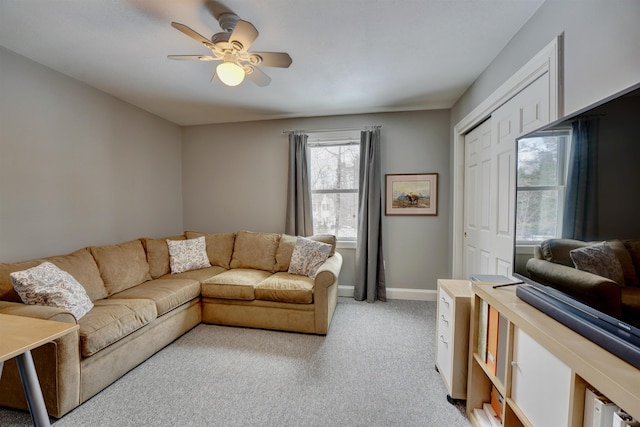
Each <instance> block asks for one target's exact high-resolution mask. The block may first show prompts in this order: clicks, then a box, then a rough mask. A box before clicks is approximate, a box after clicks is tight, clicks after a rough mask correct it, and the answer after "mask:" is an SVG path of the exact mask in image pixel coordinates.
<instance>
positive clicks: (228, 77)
mask: <svg viewBox="0 0 640 427" xmlns="http://www.w3.org/2000/svg"><path fill="white" fill-rule="evenodd" d="M216 74H217V75H218V78H219V79H220V80H221V81H222V83H224V84H226V85H227V86H238V85H239V84H240V83H242V81H243V80H244V76H245V72H244V69H243V68H242V67H241V66H239V65H238V64H236V63H235V62H223V63H222V64H220V65H218V66H217V67H216Z"/></svg>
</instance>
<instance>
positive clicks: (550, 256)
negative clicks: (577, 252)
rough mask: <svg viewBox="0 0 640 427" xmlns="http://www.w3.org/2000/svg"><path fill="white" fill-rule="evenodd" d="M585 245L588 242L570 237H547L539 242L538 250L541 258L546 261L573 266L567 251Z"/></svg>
mask: <svg viewBox="0 0 640 427" xmlns="http://www.w3.org/2000/svg"><path fill="white" fill-rule="evenodd" d="M585 246H589V243H586V242H583V241H580V240H572V239H548V240H545V241H544V242H542V243H540V252H541V255H542V259H544V260H546V261H549V262H552V263H554V264H562V265H566V266H567V267H574V265H573V260H572V259H571V256H570V255H569V253H570V252H571V251H572V250H574V249H578V248H584V247H585Z"/></svg>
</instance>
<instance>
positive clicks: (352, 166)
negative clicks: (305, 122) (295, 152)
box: [309, 145, 360, 190]
mask: <svg viewBox="0 0 640 427" xmlns="http://www.w3.org/2000/svg"><path fill="white" fill-rule="evenodd" d="M309 150H310V155H311V162H310V163H311V165H310V166H311V189H312V190H333V189H338V188H341V189H357V188H358V169H359V153H360V146H359V145H329V146H326V145H323V146H316V147H310V149H309Z"/></svg>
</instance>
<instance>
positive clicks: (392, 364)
mask: <svg viewBox="0 0 640 427" xmlns="http://www.w3.org/2000/svg"><path fill="white" fill-rule="evenodd" d="M435 317H436V306H435V302H426V301H400V300H391V301H389V302H386V303H383V302H376V303H374V304H368V303H365V302H357V301H354V300H353V299H350V298H340V301H339V303H338V307H337V309H336V313H335V315H334V318H333V321H332V324H331V328H330V330H329V333H328V335H327V336H326V337H323V336H316V335H305V334H297V333H288V332H276V331H266V330H255V329H246V328H234V327H227V326H215V325H204V324H201V325H198V326H197V327H196V328H194V329H193V330H191V331H190V332H188V333H187V334H185V335H183V336H182V337H180V338H179V339H178V340H176V341H175V342H173V343H172V344H171V345H169V346H168V347H166V348H165V349H163V350H162V351H160V352H159V353H157V354H156V355H154V356H153V357H151V358H150V359H149V360H147V361H146V362H144V363H143V364H142V365H140V366H138V367H137V368H135V369H134V370H132V371H131V372H129V373H128V374H127V375H125V376H124V377H122V378H121V379H120V380H118V381H116V382H115V383H114V384H113V385H111V386H110V387H108V388H107V389H105V390H104V391H102V392H101V393H99V394H98V395H96V396H95V397H94V398H92V399H90V400H89V401H87V402H85V403H84V404H83V405H81V406H80V407H78V408H76V409H75V410H74V411H72V412H70V413H69V414H67V415H66V416H64V417H63V418H61V419H60V420H55V419H52V422H53V423H54V426H55V427H76V426H82V427H84V426H105V427H107V426H118V427H122V426H329V425H331V426H468V425H469V423H468V421H467V419H466V418H465V416H464V413H463V412H464V408H463V407H462V406H461V405H451V404H450V403H448V402H447V399H446V395H447V392H446V389H445V387H444V384H443V383H442V379H441V378H440V375H439V374H438V373H437V372H436V370H435V368H434V366H435V349H436V336H435V335H436V334H435ZM30 423H31V421H30V418H29V415H28V414H27V413H25V412H20V411H14V410H9V409H4V408H2V409H0V425H1V426H23V425H30Z"/></svg>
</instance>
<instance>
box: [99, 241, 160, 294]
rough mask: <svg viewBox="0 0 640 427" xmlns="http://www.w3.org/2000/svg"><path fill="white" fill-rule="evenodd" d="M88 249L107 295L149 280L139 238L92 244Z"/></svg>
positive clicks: (147, 265)
mask: <svg viewBox="0 0 640 427" xmlns="http://www.w3.org/2000/svg"><path fill="white" fill-rule="evenodd" d="M90 250H91V255H93V258H94V259H95V260H96V264H97V265H98V269H99V270H100V276H101V277H102V280H103V281H104V284H105V287H106V288H107V293H108V294H109V295H113V294H115V293H118V292H120V291H124V290H125V289H129V288H131V287H132V286H135V285H139V284H140V283H142V282H145V281H147V280H151V274H150V273H149V264H148V263H147V255H146V253H145V251H144V247H143V246H142V242H141V241H140V240H131V241H128V242H124V243H120V244H117V245H105V246H92V247H91V248H90Z"/></svg>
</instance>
